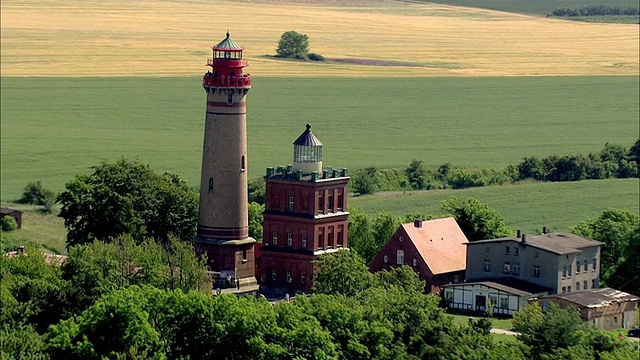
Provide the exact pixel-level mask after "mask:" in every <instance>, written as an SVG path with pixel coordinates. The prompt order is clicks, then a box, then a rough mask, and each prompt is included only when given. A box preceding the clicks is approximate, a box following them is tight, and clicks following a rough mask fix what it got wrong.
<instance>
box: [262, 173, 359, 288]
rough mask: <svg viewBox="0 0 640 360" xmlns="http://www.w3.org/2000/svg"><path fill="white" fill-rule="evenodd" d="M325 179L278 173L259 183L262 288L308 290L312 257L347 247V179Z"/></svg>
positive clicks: (341, 176) (339, 175) (335, 175)
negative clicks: (261, 186) (262, 206)
mask: <svg viewBox="0 0 640 360" xmlns="http://www.w3.org/2000/svg"><path fill="white" fill-rule="evenodd" d="M326 175H327V178H321V179H315V180H313V179H312V177H311V176H309V175H308V176H304V177H303V176H296V175H295V174H293V173H286V170H284V169H283V170H282V172H281V173H276V174H272V175H270V176H267V177H266V178H265V179H266V199H265V212H264V222H263V228H264V231H263V239H264V240H263V244H262V247H261V249H260V260H259V261H260V279H259V280H260V283H261V284H262V285H264V286H267V287H271V288H284V289H287V290H289V291H305V290H309V289H311V287H312V286H313V273H314V265H313V261H314V260H315V259H316V258H317V256H319V255H320V254H323V253H326V252H332V251H335V250H336V249H340V248H346V247H347V245H348V244H347V228H348V221H349V220H348V217H349V214H348V212H347V211H346V204H347V183H348V182H349V177H347V176H346V171H342V172H333V173H328V174H326ZM328 176H333V177H328Z"/></svg>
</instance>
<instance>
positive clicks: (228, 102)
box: [222, 79, 233, 105]
mask: <svg viewBox="0 0 640 360" xmlns="http://www.w3.org/2000/svg"><path fill="white" fill-rule="evenodd" d="M222 81H223V82H224V79H222ZM227 105H233V93H229V95H227Z"/></svg>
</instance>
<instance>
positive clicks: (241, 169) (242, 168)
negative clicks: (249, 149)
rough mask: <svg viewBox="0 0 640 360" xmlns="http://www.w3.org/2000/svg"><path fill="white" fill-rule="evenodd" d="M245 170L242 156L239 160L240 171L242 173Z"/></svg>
mask: <svg viewBox="0 0 640 360" xmlns="http://www.w3.org/2000/svg"><path fill="white" fill-rule="evenodd" d="M245 169H246V167H245V161H244V155H242V158H241V159H240V171H242V172H244V170H245Z"/></svg>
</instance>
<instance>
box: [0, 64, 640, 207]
mask: <svg viewBox="0 0 640 360" xmlns="http://www.w3.org/2000/svg"><path fill="white" fill-rule="evenodd" d="M638 81H639V80H638V78H637V77H630V76H626V77H624V76H609V77H605V76H600V77H499V78H487V77H481V78H475V77H474V78H446V77H434V78H372V79H363V78H323V77H319V78H270V77H267V78H262V77H257V78H256V79H254V85H253V89H252V90H251V91H250V93H249V95H248V115H247V123H248V125H247V126H248V136H249V139H248V141H249V157H248V168H249V176H250V178H256V177H258V176H261V175H262V174H263V173H264V171H265V168H266V167H267V166H274V165H286V164H287V163H290V162H291V160H292V154H293V145H292V142H293V141H294V140H295V139H296V138H297V136H298V135H299V134H300V133H301V132H302V131H303V130H304V125H305V123H307V122H310V123H311V124H312V125H313V130H314V132H315V133H316V134H317V136H318V137H319V138H320V140H321V141H323V143H324V145H325V146H324V160H325V165H328V166H336V167H348V168H350V169H351V170H354V169H356V168H361V167H366V166H371V165H375V166H377V167H379V168H385V167H395V168H404V167H406V166H408V164H409V163H410V162H411V160H412V159H420V160H423V161H424V162H425V163H426V164H430V165H439V164H441V163H443V162H450V163H452V164H453V165H454V166H456V165H457V166H475V167H502V166H505V165H507V164H509V163H516V162H519V161H520V160H521V159H522V158H523V157H525V156H548V155H551V154H559V155H563V154H570V153H571V154H576V153H581V154H586V153H588V152H592V151H598V150H600V149H601V148H602V147H603V146H604V144H605V143H606V142H610V143H614V144H620V145H624V146H626V147H629V146H631V145H632V144H633V143H634V142H635V141H636V140H637V139H638V133H639V131H640V130H639V126H640V125H639V123H638V113H639V111H640V110H639V108H638V107H639V105H638V101H637V99H638V97H639V93H638V91H639V90H638V89H639V84H638ZM0 90H1V96H2V107H1V116H2V122H1V130H2V132H1V134H2V142H1V151H2V164H1V165H2V169H1V170H2V174H1V180H2V193H1V194H2V199H4V200H5V201H7V200H12V199H15V198H17V197H19V195H20V193H21V189H22V187H24V186H25V185H26V183H27V182H28V181H33V180H42V181H43V183H44V185H45V187H47V188H50V189H52V190H55V191H60V190H62V189H63V187H64V184H65V183H66V182H67V181H68V180H70V179H71V178H72V177H73V176H74V175H75V174H78V173H88V172H89V171H90V169H89V167H90V166H93V165H97V164H99V163H100V162H101V161H102V160H107V161H115V160H116V159H118V158H119V157H121V156H124V157H126V158H129V159H133V158H138V159H139V160H140V161H141V162H144V163H148V164H151V165H152V166H153V167H154V168H155V169H156V170H157V171H170V172H174V173H180V174H183V175H184V176H185V177H186V178H187V181H188V182H189V184H191V185H194V186H195V185H196V184H197V183H198V179H199V177H200V165H201V164H200V162H201V156H202V134H203V126H204V106H205V104H204V102H205V93H204V91H203V90H202V88H201V86H200V79H199V78H198V77H178V78H139V77H134V78H130V77H99V78H62V77H51V78H47V77H40V78H36V77H28V78H23V77H7V78H3V79H2V82H1V89H0Z"/></svg>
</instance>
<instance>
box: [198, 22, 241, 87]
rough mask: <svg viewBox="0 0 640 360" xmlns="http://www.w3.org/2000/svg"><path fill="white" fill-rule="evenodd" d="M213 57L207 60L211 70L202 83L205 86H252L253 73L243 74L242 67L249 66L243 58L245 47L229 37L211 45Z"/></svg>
mask: <svg viewBox="0 0 640 360" xmlns="http://www.w3.org/2000/svg"><path fill="white" fill-rule="evenodd" d="M211 49H212V50H213V57H212V58H211V59H209V60H208V61H207V65H208V66H211V68H212V69H211V71H208V72H207V73H206V74H205V75H204V79H203V83H202V85H203V86H204V87H205V89H206V88H207V87H222V88H250V87H251V75H249V74H243V73H242V69H243V68H245V67H246V66H248V64H247V61H246V60H244V59H242V52H243V51H244V48H243V47H241V46H240V45H238V44H236V42H235V41H233V40H231V38H230V37H229V33H228V32H227V37H226V38H225V39H224V40H222V41H221V42H219V43H218V44H216V45H214V46H212V47H211Z"/></svg>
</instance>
